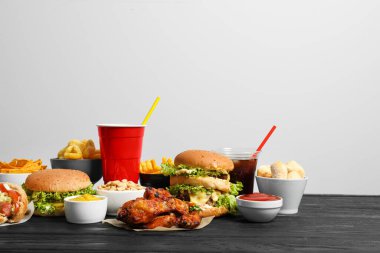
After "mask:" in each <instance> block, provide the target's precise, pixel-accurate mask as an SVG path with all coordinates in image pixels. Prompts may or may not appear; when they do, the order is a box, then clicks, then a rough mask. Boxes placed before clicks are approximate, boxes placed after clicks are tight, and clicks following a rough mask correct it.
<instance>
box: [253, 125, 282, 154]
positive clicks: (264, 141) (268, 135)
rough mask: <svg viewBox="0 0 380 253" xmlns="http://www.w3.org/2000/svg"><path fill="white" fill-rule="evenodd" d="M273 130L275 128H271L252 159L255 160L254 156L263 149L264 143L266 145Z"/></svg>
mask: <svg viewBox="0 0 380 253" xmlns="http://www.w3.org/2000/svg"><path fill="white" fill-rule="evenodd" d="M274 130H276V126H272V128H271V130H270V131H269V133H268V134H267V136H265V138H264V140H263V141H262V142H261V144H260V146H259V147H258V148H257V149H256V152H255V153H254V154H253V155H252V157H253V158H256V156H257V155H258V154H259V153H260V151H261V149H262V148H263V147H264V145H265V143H267V141H268V139H269V138H270V136H271V135H272V134H273V132H274Z"/></svg>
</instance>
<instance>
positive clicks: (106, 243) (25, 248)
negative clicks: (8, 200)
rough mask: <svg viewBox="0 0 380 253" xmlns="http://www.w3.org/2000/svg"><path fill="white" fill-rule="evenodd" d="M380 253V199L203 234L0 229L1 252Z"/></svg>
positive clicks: (344, 200) (48, 223)
mask: <svg viewBox="0 0 380 253" xmlns="http://www.w3.org/2000/svg"><path fill="white" fill-rule="evenodd" d="M326 250H327V251H329V250H330V251H342V250H350V251H353V252H362V251H377V252H380V196H332V195H306V196H304V198H303V200H302V203H301V207H300V211H299V213H298V214H296V215H289V216H278V217H277V218H276V219H275V220H274V221H272V222H269V223H249V222H247V221H246V220H244V218H243V217H241V216H236V217H224V218H218V219H214V220H213V221H212V223H211V224H210V225H209V226H207V227H206V228H204V229H201V230H194V231H176V232H134V231H126V230H123V229H119V228H116V227H113V226H111V225H108V224H101V223H96V224H89V225H76V224H69V223H67V222H66V221H65V218H64V217H58V218H57V217H52V218H46V217H32V219H31V220H29V221H28V222H27V223H24V224H20V225H16V226H7V227H0V251H1V252H13V251H17V252H30V251H36V252H89V251H91V252H110V251H115V252H120V251H123V252H124V251H129V252H142V251H145V252H146V251H149V252H152V251H153V252H157V251H162V252H179V251H182V252H189V251H192V252H198V251H207V252H225V251H241V252H243V251H244V252H248V251H249V252H254V251H255V252H256V251H259V252H268V251H271V252H276V251H278V252H284V251H302V252H304V251H316V252H320V251H326Z"/></svg>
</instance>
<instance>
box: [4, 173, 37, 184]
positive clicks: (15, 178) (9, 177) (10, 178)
mask: <svg viewBox="0 0 380 253" xmlns="http://www.w3.org/2000/svg"><path fill="white" fill-rule="evenodd" d="M30 174H32V173H0V182H9V183H13V184H17V185H20V186H21V185H22V184H23V183H25V180H26V178H27V177H28V176H29V175H30Z"/></svg>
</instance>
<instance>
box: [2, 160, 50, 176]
mask: <svg viewBox="0 0 380 253" xmlns="http://www.w3.org/2000/svg"><path fill="white" fill-rule="evenodd" d="M44 169H46V165H42V161H41V159H38V160H35V161H33V160H28V159H13V160H12V161H11V162H9V163H7V162H2V161H0V173H11V174H20V173H32V172H36V171H39V170H44Z"/></svg>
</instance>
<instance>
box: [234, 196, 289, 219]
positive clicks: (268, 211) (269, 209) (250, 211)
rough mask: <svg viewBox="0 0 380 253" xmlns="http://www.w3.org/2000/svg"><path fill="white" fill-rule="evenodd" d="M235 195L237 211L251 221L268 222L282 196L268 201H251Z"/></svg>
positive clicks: (276, 211) (279, 204)
mask: <svg viewBox="0 0 380 253" xmlns="http://www.w3.org/2000/svg"><path fill="white" fill-rule="evenodd" d="M241 196H242V195H239V196H237V197H236V202H237V206H238V210H239V212H240V213H241V214H242V215H243V216H244V218H246V219H247V220H248V221H251V222H269V221H271V220H273V219H274V218H275V217H276V216H277V214H278V212H279V211H280V209H281V206H282V198H281V197H278V199H276V200H270V201H253V200H244V199H241V198H240V197H241Z"/></svg>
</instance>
